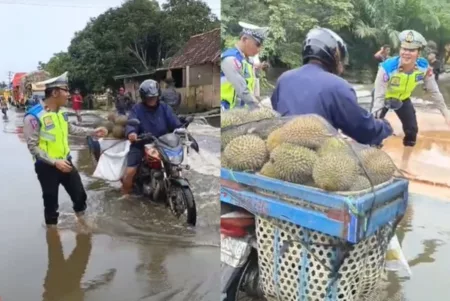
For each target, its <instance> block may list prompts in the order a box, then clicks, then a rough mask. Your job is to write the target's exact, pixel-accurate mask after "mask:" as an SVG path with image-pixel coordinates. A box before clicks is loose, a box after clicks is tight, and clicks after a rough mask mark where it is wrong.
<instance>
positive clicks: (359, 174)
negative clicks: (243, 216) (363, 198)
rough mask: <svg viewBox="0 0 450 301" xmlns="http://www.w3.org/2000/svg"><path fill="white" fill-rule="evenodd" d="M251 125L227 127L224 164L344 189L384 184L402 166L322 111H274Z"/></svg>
mask: <svg viewBox="0 0 450 301" xmlns="http://www.w3.org/2000/svg"><path fill="white" fill-rule="evenodd" d="M232 112H233V111H230V112H229V113H228V112H227V113H228V114H227V115H228V116H227V117H226V118H228V120H232V118H233V116H234V115H233V114H232ZM230 113H231V114H230ZM240 114H241V112H237V115H236V116H239V115H240ZM240 118H243V117H240ZM236 120H238V119H237V118H236ZM240 120H242V119H240ZM269 121H270V123H269ZM258 123H260V125H261V126H255V124H256V125H257V124H258ZM250 124H254V125H253V128H255V127H256V128H258V129H259V130H252V127H251V125H250ZM250 124H241V125H239V124H233V121H232V122H228V126H227V127H226V128H222V144H223V145H222V167H225V168H229V169H232V170H235V171H245V172H258V173H259V174H261V175H264V176H267V177H271V178H276V179H279V180H283V181H288V182H292V183H297V184H302V185H307V186H312V187H315V188H320V189H323V190H326V191H341V192H342V191H360V190H365V189H369V188H371V187H373V186H376V185H379V184H382V183H384V182H387V181H389V180H390V179H391V178H392V177H393V175H394V173H395V171H396V170H397V168H396V166H395V164H394V163H393V161H392V160H391V158H390V157H389V155H387V154H386V153H385V152H384V151H382V150H380V149H376V148H372V147H369V146H365V145H361V144H358V143H356V142H354V141H348V140H347V139H344V138H343V137H342V136H341V135H340V134H339V133H338V131H337V130H336V129H335V128H333V127H332V126H331V125H330V124H329V123H328V122H327V121H326V120H325V119H324V118H322V117H320V116H318V115H302V116H295V117H288V118H286V117H277V116H276V115H274V116H273V117H272V119H269V120H262V121H256V122H251V123H250Z"/></svg>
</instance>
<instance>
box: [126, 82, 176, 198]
mask: <svg viewBox="0 0 450 301" xmlns="http://www.w3.org/2000/svg"><path fill="white" fill-rule="evenodd" d="M139 95H140V97H141V100H142V102H141V103H138V104H136V105H134V106H133V108H132V109H131V111H130V114H129V115H128V118H129V119H138V120H139V121H140V125H139V126H132V125H127V127H126V130H125V135H126V137H128V139H129V140H130V142H131V143H132V144H131V146H130V151H129V153H128V158H127V169H126V171H125V176H124V178H123V181H122V183H123V185H122V193H123V194H124V196H125V197H127V196H128V195H129V194H130V193H131V191H132V188H133V179H134V176H135V174H136V171H137V168H138V166H139V164H140V163H141V160H142V157H143V156H144V149H143V145H141V144H135V143H134V142H136V141H137V139H138V135H139V134H142V133H151V134H152V135H153V136H155V137H160V136H162V135H165V134H167V133H170V132H172V131H173V130H175V129H177V128H180V127H181V126H182V124H181V122H180V120H179V119H178V118H177V116H176V115H175V114H174V112H173V111H172V109H171V108H170V106H168V105H167V104H165V103H162V102H160V100H159V96H160V88H159V84H158V82H156V81H154V80H152V79H148V80H145V81H143V82H142V84H141V85H140V86H139Z"/></svg>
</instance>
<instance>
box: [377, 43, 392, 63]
mask: <svg viewBox="0 0 450 301" xmlns="http://www.w3.org/2000/svg"><path fill="white" fill-rule="evenodd" d="M390 54H391V46H389V45H388V44H385V45H383V46H382V47H381V48H380V50H378V52H377V53H375V54H374V56H373V57H374V58H375V59H376V60H377V61H378V62H379V63H382V62H384V61H385V60H386V59H388V58H389V55H390Z"/></svg>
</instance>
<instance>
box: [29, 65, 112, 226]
mask: <svg viewBox="0 0 450 301" xmlns="http://www.w3.org/2000/svg"><path fill="white" fill-rule="evenodd" d="M68 91H69V90H68V82H67V72H66V73H64V74H62V75H61V76H58V77H55V78H52V79H50V80H48V81H45V99H44V101H43V102H40V103H39V104H37V105H35V106H33V107H32V108H31V109H30V110H29V111H28V112H27V113H26V114H25V117H24V127H23V133H24V136H25V139H26V142H27V146H28V149H29V151H30V153H31V155H32V156H33V160H34V168H35V171H36V174H37V177H38V180H39V182H40V184H41V188H42V196H43V199H44V217H45V223H46V225H47V227H49V228H55V227H56V225H57V223H58V217H59V213H58V189H59V185H60V184H62V186H63V187H64V188H65V190H66V191H67V193H68V194H69V196H70V198H71V200H72V202H73V209H74V211H75V213H76V216H77V217H78V220H79V221H80V223H81V224H84V220H83V214H84V211H85V209H86V199H87V195H86V192H85V190H84V187H83V183H82V182H81V178H80V175H79V173H78V171H77V169H76V168H75V166H74V165H73V163H72V158H71V156H70V147H69V139H68V135H69V134H71V135H96V136H98V137H102V136H105V135H106V134H107V130H106V129H105V128H97V129H89V128H83V127H78V126H74V125H73V124H71V123H69V122H68V116H67V112H64V111H62V110H61V107H63V106H64V105H66V103H67V96H68V93H69V92H68Z"/></svg>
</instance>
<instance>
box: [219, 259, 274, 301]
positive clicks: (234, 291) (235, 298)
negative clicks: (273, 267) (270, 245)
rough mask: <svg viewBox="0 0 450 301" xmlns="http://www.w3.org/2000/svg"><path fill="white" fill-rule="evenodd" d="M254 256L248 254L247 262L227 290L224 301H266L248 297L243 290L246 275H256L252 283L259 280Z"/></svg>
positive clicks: (256, 261)
mask: <svg viewBox="0 0 450 301" xmlns="http://www.w3.org/2000/svg"><path fill="white" fill-rule="evenodd" d="M257 258H258V257H257V255H256V254H250V257H249V260H248V261H247V263H246V264H245V265H244V266H243V267H242V268H241V271H240V272H239V274H238V275H236V278H235V279H234V281H233V282H232V283H231V284H230V287H229V288H228V290H227V298H226V299H225V301H267V300H266V298H264V297H256V296H249V295H248V294H247V293H246V292H245V290H246V288H245V282H246V278H247V277H248V274H250V273H256V278H255V279H254V281H255V280H256V281H258V280H259V276H258V259H257Z"/></svg>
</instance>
